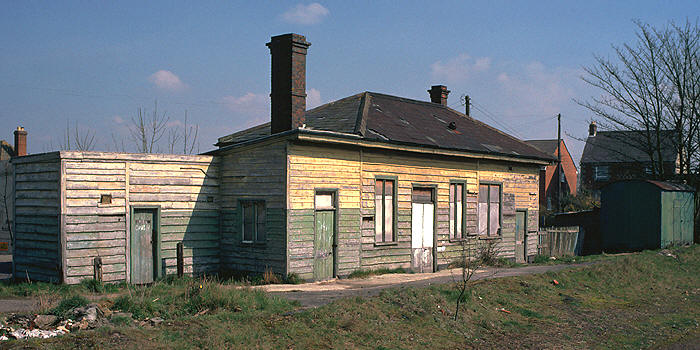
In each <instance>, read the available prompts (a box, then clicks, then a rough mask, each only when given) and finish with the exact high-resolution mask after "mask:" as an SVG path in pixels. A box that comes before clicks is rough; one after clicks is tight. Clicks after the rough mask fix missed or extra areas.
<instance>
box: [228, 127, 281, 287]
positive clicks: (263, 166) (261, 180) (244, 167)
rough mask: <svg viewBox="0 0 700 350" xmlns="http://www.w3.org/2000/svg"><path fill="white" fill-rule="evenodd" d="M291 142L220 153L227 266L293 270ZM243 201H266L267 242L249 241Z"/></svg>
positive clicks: (237, 269)
mask: <svg viewBox="0 0 700 350" xmlns="http://www.w3.org/2000/svg"><path fill="white" fill-rule="evenodd" d="M286 145H287V143H286V140H284V141H279V140H277V141H274V142H262V143H258V144H255V145H250V146H242V147H237V148H234V149H230V150H226V151H223V152H221V153H220V155H219V157H220V158H221V167H220V168H221V175H220V178H221V223H222V227H221V231H222V240H221V260H222V267H223V269H222V270H232V271H243V272H254V273H261V272H264V271H265V270H270V271H273V272H275V273H279V274H282V275H285V274H286V273H287V266H286V264H287V259H286V253H285V252H286V242H287V241H286V228H287V227H286V210H285V207H286V196H285V186H286V169H287V160H286ZM242 200H253V201H262V202H264V205H265V231H266V239H265V240H262V241H256V242H250V243H244V242H243V239H242V238H243V237H242V232H241V227H242V224H241V213H240V203H241V201H242Z"/></svg>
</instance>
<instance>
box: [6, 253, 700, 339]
mask: <svg viewBox="0 0 700 350" xmlns="http://www.w3.org/2000/svg"><path fill="white" fill-rule="evenodd" d="M674 254H675V255H677V256H678V258H677V259H676V258H672V257H668V256H663V255H661V254H658V252H656V251H646V252H642V253H638V254H631V255H621V256H608V257H606V258H605V261H604V262H603V263H600V264H595V265H591V266H587V267H584V268H577V269H568V270H562V271H559V272H555V273H544V274H539V275H529V276H520V277H507V278H499V279H492V280H479V281H475V282H474V283H473V284H472V289H471V290H470V291H469V293H468V295H467V297H466V298H465V303H464V308H463V309H461V310H460V313H459V314H460V317H459V318H458V320H456V321H454V320H453V315H454V305H455V301H456V298H457V296H458V293H457V292H456V290H455V289H454V288H453V287H452V286H451V285H449V284H446V285H434V286H430V287H425V288H411V287H402V288H394V289H388V290H385V291H383V292H382V293H381V294H380V295H379V296H377V297H372V298H362V297H349V298H343V299H340V300H337V301H335V302H333V303H331V304H328V305H326V306H323V307H320V308H317V309H311V310H298V308H297V306H296V305H294V304H292V303H290V302H287V301H285V300H283V299H279V298H276V297H271V296H270V295H266V294H264V293H262V292H258V291H252V290H248V289H240V288H234V287H231V286H226V285H222V284H220V283H218V282H216V281H213V280H204V281H203V282H204V284H202V286H201V288H200V284H199V283H200V282H202V281H201V280H196V279H186V280H177V281H164V282H159V283H156V284H155V285H153V286H152V287H149V288H146V287H144V288H134V289H128V293H127V294H126V296H123V297H121V298H120V299H122V300H121V301H119V302H118V303H116V302H115V308H116V307H117V304H119V307H123V308H127V309H129V310H131V311H129V312H134V314H135V315H136V314H137V313H139V317H152V316H153V315H159V316H160V317H163V318H165V319H166V320H167V321H168V322H166V323H164V324H163V325H162V326H160V327H154V328H151V327H145V328H140V327H135V326H133V325H131V324H127V323H124V324H122V325H116V326H111V327H106V328H101V329H97V330H94V331H86V332H78V333H76V334H70V335H68V336H64V337H59V338H53V339H47V340H31V341H11V342H9V343H6V344H3V345H4V346H8V347H10V348H46V349H63V348H125V349H150V348H163V349H166V348H174V349H184V348H299V349H302V348H366V349H396V348H426V347H427V348H463V349H465V348H466V349H480V348H503V349H509V348H510V349H521V348H545V349H582V348H584V349H588V348H591V349H609V348H614V349H626V348H629V349H632V348H634V349H638V348H651V347H657V346H662V345H665V344H671V343H674V342H677V341H680V340H683V341H688V339H689V340H690V341H693V340H695V339H700V325H699V322H700V274H698V273H697V271H698V270H700V246H697V245H696V246H693V247H689V248H678V249H676V251H675V252H674ZM554 279H556V280H557V281H558V282H559V284H558V285H555V284H553V283H552V280H554ZM207 309H209V310H210V311H209V312H207V313H205V314H200V315H199V316H195V315H196V314H197V313H200V312H201V311H202V310H207ZM197 310H199V311H197ZM502 310H505V311H502Z"/></svg>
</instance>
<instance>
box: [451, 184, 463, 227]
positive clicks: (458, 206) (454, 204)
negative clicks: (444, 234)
mask: <svg viewBox="0 0 700 350" xmlns="http://www.w3.org/2000/svg"><path fill="white" fill-rule="evenodd" d="M464 209H465V208H464V184H463V183H451V184H450V238H452V239H460V238H462V237H464V235H463V233H464Z"/></svg>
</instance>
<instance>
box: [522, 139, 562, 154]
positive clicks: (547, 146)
mask: <svg viewBox="0 0 700 350" xmlns="http://www.w3.org/2000/svg"><path fill="white" fill-rule="evenodd" d="M525 143H527V144H528V145H530V146H533V147H535V148H537V149H538V150H540V151H542V152H544V153H547V154H552V155H554V154H556V152H557V140H556V139H554V140H525Z"/></svg>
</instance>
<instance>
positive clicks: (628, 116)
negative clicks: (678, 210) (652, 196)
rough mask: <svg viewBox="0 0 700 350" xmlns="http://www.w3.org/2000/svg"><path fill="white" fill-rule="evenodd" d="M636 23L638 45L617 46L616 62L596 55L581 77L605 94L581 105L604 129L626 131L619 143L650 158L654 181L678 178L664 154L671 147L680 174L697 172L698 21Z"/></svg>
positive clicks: (698, 125) (698, 138)
mask: <svg viewBox="0 0 700 350" xmlns="http://www.w3.org/2000/svg"><path fill="white" fill-rule="evenodd" d="M635 23H636V25H637V28H638V31H637V40H636V42H635V43H634V44H623V45H622V46H613V49H614V52H615V56H614V57H615V60H614V61H613V60H611V59H608V58H604V57H602V56H596V57H595V60H596V63H595V65H593V66H591V67H587V68H585V71H586V75H585V76H584V77H582V79H583V80H584V81H586V82H587V83H589V84H590V85H592V86H595V87H597V88H599V89H600V90H601V91H602V95H601V96H600V97H594V98H592V99H591V100H590V101H577V102H578V103H579V104H581V105H582V106H584V107H586V108H587V109H589V110H590V111H592V112H593V113H594V115H595V116H597V117H598V119H599V120H598V121H599V125H600V126H601V129H605V130H614V131H626V133H623V134H620V135H624V136H623V137H621V138H620V140H618V141H620V142H623V143H624V144H626V145H627V146H629V147H633V148H635V149H637V150H639V151H641V152H643V153H644V154H645V155H646V156H648V160H647V159H644V160H643V161H644V162H646V163H649V164H650V165H651V170H652V172H653V175H654V176H655V177H657V178H661V179H671V178H673V177H674V175H675V174H674V173H673V172H669V171H668V169H667V168H665V167H664V166H663V165H664V155H663V150H664V148H667V147H672V148H673V149H674V150H675V151H676V152H675V153H676V154H679V155H681V156H680V158H681V159H680V163H679V166H680V173H681V174H684V175H691V174H694V175H695V174H698V170H700V169H698V160H699V158H700V154H699V153H700V152H699V151H700V147H698V145H699V141H700V134H699V131H700V118H699V117H698V106H699V102H700V97H699V96H700V94H699V92H700V74H698V73H700V71H699V70H698V65H699V64H698V62H699V61H698V59H699V56H698V47H699V38H700V31H699V29H698V26H697V23H696V24H691V23H690V22H687V23H686V24H685V25H684V26H678V25H675V24H673V23H671V24H670V25H669V26H667V27H666V28H664V29H661V30H658V29H655V28H653V27H651V26H649V25H648V24H644V23H642V22H639V21H636V22H635ZM669 133H670V134H672V136H671V137H669V136H668V135H669ZM665 143H668V144H665ZM620 156H621V157H624V156H625V154H620ZM627 156H628V155H627ZM628 157H629V156H628ZM630 160H631V161H639V160H638V159H630Z"/></svg>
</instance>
